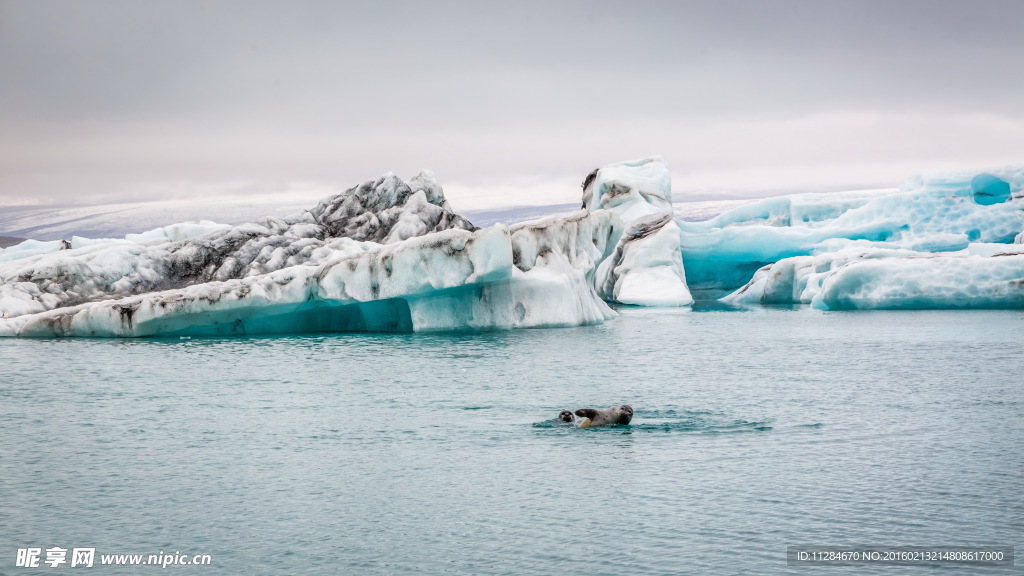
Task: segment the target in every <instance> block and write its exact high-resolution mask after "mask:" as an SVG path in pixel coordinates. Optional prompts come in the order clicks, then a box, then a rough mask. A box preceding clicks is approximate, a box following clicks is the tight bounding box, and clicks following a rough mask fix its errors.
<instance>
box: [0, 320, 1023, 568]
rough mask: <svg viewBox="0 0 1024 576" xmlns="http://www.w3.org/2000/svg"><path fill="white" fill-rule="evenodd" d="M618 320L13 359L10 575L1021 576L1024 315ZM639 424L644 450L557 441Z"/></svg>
mask: <svg viewBox="0 0 1024 576" xmlns="http://www.w3.org/2000/svg"><path fill="white" fill-rule="evenodd" d="M622 312H623V314H622V316H621V317H620V318H618V319H616V320H614V321H612V322H610V323H608V324H605V325H603V326H594V327H585V328H574V329H561V330H522V331H515V332H490V333H480V334H459V335H450V334H449V335H397V336H395V335H387V336H383V335H339V336H309V337H288V338H245V339H206V340H204V339H192V340H180V339H175V340H135V341H112V340H93V341H89V340H74V341H71V340H69V341H24V340H20V341H19V340H0V499H2V500H0V504H2V507H0V545H2V546H3V547H4V549H3V550H0V558H2V561H0V573H4V574H21V573H30V572H31V571H25V570H24V569H22V568H15V567H14V565H15V552H16V549H17V548H21V547H29V546H35V547H42V548H49V547H52V546H60V547H63V548H72V547H95V548H96V549H97V560H96V562H97V564H98V563H99V555H100V554H108V553H123V554H145V555H148V554H157V553H159V552H161V551H163V552H164V553H171V552H174V551H180V552H183V553H188V554H196V553H202V554H210V555H211V556H212V562H213V563H212V566H202V567H192V566H171V567H168V568H167V570H168V572H167V573H180V574H185V573H188V574H371V575H373V574H442V573H443V574H517V575H523V574H544V575H550V574H556V573H573V574H587V575H588V576H591V575H599V574H675V573H678V574H779V573H790V574H813V573H821V572H820V571H816V570H814V569H811V568H803V567H787V566H786V546H787V545H795V544H831V545H844V544H857V545H863V544H875V545H892V546H896V545H923V546H932V545H962V544H974V545H980V544H1004V545H1015V546H1017V550H1018V554H1024V386H1022V380H1024V378H1022V373H1024V370H1022V369H1024V360H1022V355H1021V345H1022V343H1024V313H1021V312H999V311H995V312H992V311H986V312H903V313H899V312H895V313H894V312H863V313H820V312H816V311H811V310H757V311H749V312H729V311H707V312H692V311H645V310H637V309H626V310H623V311H622ZM624 402H626V403H630V404H632V405H633V407H634V408H635V409H636V417H635V419H634V421H633V424H632V425H631V426H628V427H620V428H607V429H571V428H561V427H555V426H553V423H552V421H551V419H552V418H553V417H554V416H555V415H556V414H557V413H558V411H559V410H560V409H562V408H577V407H583V406H596V407H605V406H611V405H614V404H619V403H624ZM1017 564H1018V567H1017V568H988V569H973V568H972V569H965V568H962V567H961V568H954V569H949V570H941V569H940V570H939V571H942V572H947V573H972V574H976V573H1008V572H1015V571H1019V570H1020V565H1021V564H1022V562H1021V560H1020V559H1018V561H1017ZM75 570H78V568H74V569H72V568H69V567H68V566H67V565H65V566H64V567H62V568H59V569H56V570H54V569H51V568H49V567H47V566H44V567H42V568H39V569H37V571H38V572H42V573H62V572H67V571H75ZM154 570H158V569H156V568H154V567H146V568H138V569H130V568H120V569H111V568H109V567H99V566H97V567H94V568H92V569H91V570H89V571H83V572H82V573H84V574H91V573H109V572H113V573H144V572H149V573H151V572H153V571H154ZM908 570H909V572H908ZM923 571H928V569H927V568H924V569H906V568H888V569H887V571H886V573H920V572H923ZM867 572H871V570H870V569H868V570H867ZM867 572H865V569H861V568H831V569H828V570H826V571H825V573H828V574H852V573H858V574H863V573H867ZM32 573H34V572H32ZM74 573H78V572H74Z"/></svg>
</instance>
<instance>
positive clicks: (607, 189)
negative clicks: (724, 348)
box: [583, 156, 693, 306]
mask: <svg viewBox="0 0 1024 576" xmlns="http://www.w3.org/2000/svg"><path fill="white" fill-rule="evenodd" d="M583 208H584V210H588V211H595V210H609V211H611V212H614V213H615V214H617V215H618V216H619V217H620V218H621V219H622V222H623V224H624V225H625V226H626V227H627V230H626V233H625V234H624V235H623V236H622V237H621V239H620V240H619V242H618V244H617V245H616V247H615V255H614V257H613V258H610V259H607V260H605V261H604V262H603V263H602V264H601V266H600V268H599V270H598V272H597V276H598V293H599V294H600V295H601V296H602V297H604V298H605V299H607V300H610V301H614V302H618V303H621V304H631V305H636V306H687V305H689V304H692V303H693V297H692V296H691V295H690V290H689V288H687V286H686V273H685V271H684V269H683V254H682V247H681V237H680V231H679V227H678V226H677V225H676V222H675V219H674V217H673V209H672V178H671V174H670V173H669V169H668V164H667V163H666V162H665V160H664V159H663V158H662V157H660V156H654V157H650V158H643V159H640V160H633V161H629V162H620V163H618V164H611V165H608V166H604V167H603V168H599V169H597V170H594V171H593V172H591V173H590V174H589V175H588V176H587V178H586V179H585V180H584V182H583Z"/></svg>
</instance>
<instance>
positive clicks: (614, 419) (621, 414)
mask: <svg viewBox="0 0 1024 576" xmlns="http://www.w3.org/2000/svg"><path fill="white" fill-rule="evenodd" d="M576 416H577V417H579V418H580V420H579V421H578V422H577V423H576V425H577V426H578V427H580V428H593V427H595V426H609V425H612V424H629V422H630V421H631V420H632V419H633V407H632V406H630V405H628V404H623V405H622V406H614V407H612V408H606V409H604V410H595V409H593V408H580V409H579V410H577V411H576Z"/></svg>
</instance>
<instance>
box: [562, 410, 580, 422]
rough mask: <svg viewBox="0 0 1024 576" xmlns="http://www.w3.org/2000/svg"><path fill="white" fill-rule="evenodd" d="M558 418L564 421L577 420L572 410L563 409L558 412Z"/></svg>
mask: <svg viewBox="0 0 1024 576" xmlns="http://www.w3.org/2000/svg"><path fill="white" fill-rule="evenodd" d="M558 419H559V420H561V421H562V422H573V421H574V420H576V417H575V416H573V414H572V411H570V410H562V411H561V412H559V413H558Z"/></svg>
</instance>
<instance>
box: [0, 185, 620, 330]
mask: <svg viewBox="0 0 1024 576" xmlns="http://www.w3.org/2000/svg"><path fill="white" fill-rule="evenodd" d="M185 228H187V227H185ZM471 228H472V226H471V224H470V223H469V222H468V221H467V220H465V219H464V218H462V217H461V216H457V215H455V214H453V213H452V212H451V211H450V210H449V208H448V205H447V202H446V201H445V200H444V196H443V192H442V191H441V189H440V187H439V186H437V185H436V183H434V182H433V179H432V178H431V177H430V175H429V174H421V175H420V176H418V177H417V178H414V179H412V180H410V181H409V182H402V181H401V180H399V179H398V178H397V177H395V176H394V175H392V174H388V175H385V176H384V177H382V178H380V179H378V180H376V181H374V182H368V183H366V184H363V185H361V186H358V187H356V188H353V189H351V190H348V191H346V192H345V193H343V194H340V195H337V196H334V197H331V198H328V199H327V200H325V201H324V202H321V203H320V204H319V205H318V206H317V207H316V208H314V209H312V210H310V211H307V212H304V213H301V214H298V215H295V216H293V217H289V218H284V219H276V218H268V219H266V220H264V221H262V222H257V223H250V224H245V225H241V226H236V227H229V228H222V227H217V228H216V229H214V230H212V231H208V233H206V234H203V235H200V236H196V237H189V238H187V239H184V240H179V241H172V237H171V235H170V233H162V234H161V233H157V232H155V231H154V232H152V233H146V234H142V235H138V236H134V237H126V239H124V240H104V241H95V242H88V241H85V242H78V244H79V245H78V246H68V245H66V244H64V245H54V246H50V245H46V246H42V247H39V246H36V247H34V248H33V249H31V250H28V249H26V248H25V247H23V248H21V249H18V250H15V251H14V252H17V253H19V254H20V255H21V257H18V258H12V259H10V260H9V261H7V262H4V263H3V264H2V265H0V278H2V279H3V283H2V284H0V311H2V312H3V314H2V315H3V318H0V335H2V336H34V337H52V336H151V335H165V336H172V335H184V334H190V335H191V334H196V335H221V334H225V335H228V334H259V333H286V332H320V331H330V332H335V331H365V330H368V331H424V330H459V329H485V328H515V327H541V326H574V325H580V324H587V323H596V322H603V321H605V320H607V319H608V318H611V317H613V316H614V314H615V313H614V312H613V311H612V310H611V308H609V307H608V305H607V304H605V302H604V301H603V300H602V299H601V298H600V297H599V296H598V294H597V292H596V290H595V289H594V274H595V270H596V268H597V266H598V264H599V263H600V262H602V261H603V260H605V259H607V258H608V257H609V256H610V255H611V253H612V252H613V249H614V247H615V245H616V242H617V241H618V240H619V238H620V237H621V236H622V222H621V219H620V218H619V217H618V216H617V215H616V214H614V213H612V212H610V211H607V210H598V211H596V212H594V213H587V212H585V211H581V212H579V213H578V214H576V215H574V216H572V217H568V218H561V219H548V220H542V221H538V222H532V223H524V224H520V225H516V226H512V227H506V226H503V225H496V226H493V227H491V228H488V229H485V230H478V229H471ZM181 229H182V228H180V227H179V228H175V230H181ZM165 232H168V231H165ZM186 235H187V234H186Z"/></svg>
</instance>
